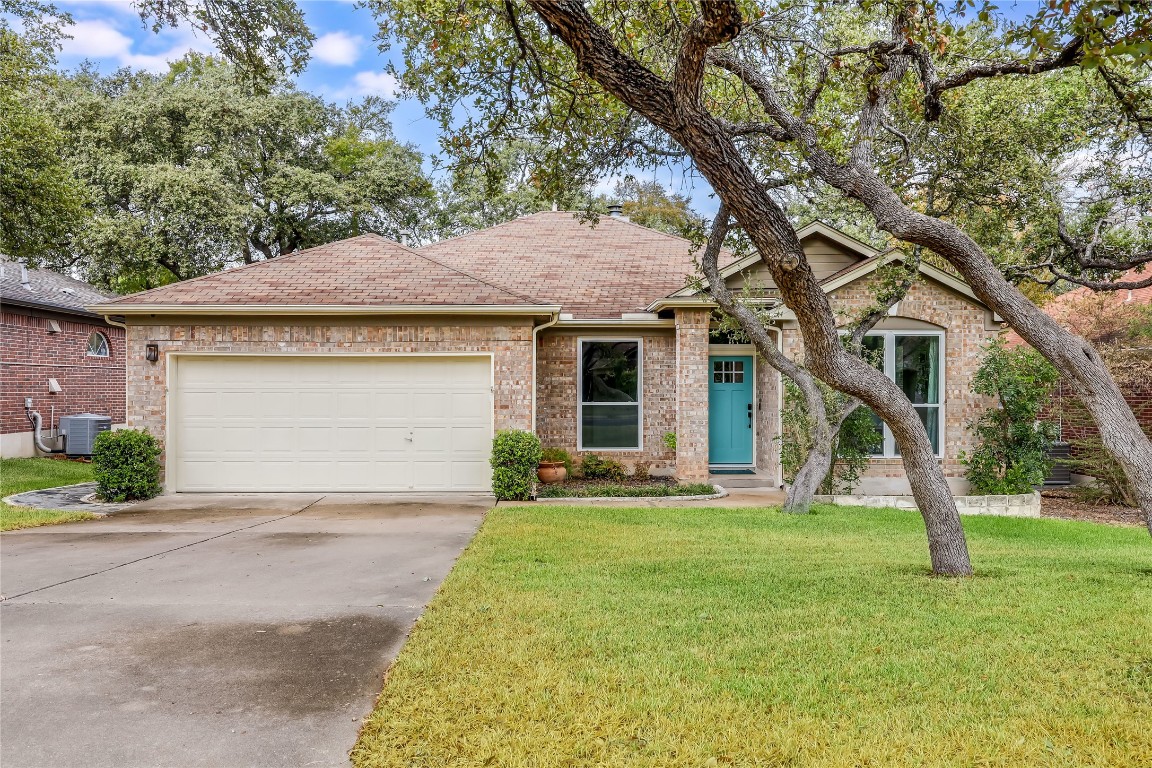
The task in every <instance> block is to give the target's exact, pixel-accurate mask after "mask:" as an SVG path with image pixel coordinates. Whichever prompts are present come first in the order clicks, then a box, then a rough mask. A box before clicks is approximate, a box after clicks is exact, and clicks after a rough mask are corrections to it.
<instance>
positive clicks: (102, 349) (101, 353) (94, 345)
mask: <svg viewBox="0 0 1152 768" xmlns="http://www.w3.org/2000/svg"><path fill="white" fill-rule="evenodd" d="M109 354H110V353H109V350H108V337H107V336H105V335H104V334H102V333H100V331H92V333H91V334H89V336H88V357H108V355H109Z"/></svg>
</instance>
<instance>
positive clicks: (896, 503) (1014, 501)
mask: <svg viewBox="0 0 1152 768" xmlns="http://www.w3.org/2000/svg"><path fill="white" fill-rule="evenodd" d="M954 498H955V500H956V508H957V510H958V511H959V512H960V514H962V515H994V516H998V517H1040V516H1041V515H1040V504H1041V502H1040V494H1039V493H1038V492H1036V491H1033V492H1032V493H1017V494H1012V495H1006V496H956V497H954ZM813 500H814V501H818V502H821V503H824V504H838V505H840V506H844V507H892V508H895V509H917V507H916V500H915V499H914V498H913V497H912V496H855V495H844V494H837V495H832V496H816V497H814V498H813Z"/></svg>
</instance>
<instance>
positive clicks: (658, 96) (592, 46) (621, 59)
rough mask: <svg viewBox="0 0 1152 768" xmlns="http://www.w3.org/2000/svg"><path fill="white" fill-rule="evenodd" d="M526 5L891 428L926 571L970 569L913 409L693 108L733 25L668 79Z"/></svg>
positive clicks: (554, 5)
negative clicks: (679, 167) (735, 234)
mask: <svg viewBox="0 0 1152 768" xmlns="http://www.w3.org/2000/svg"><path fill="white" fill-rule="evenodd" d="M529 3H530V5H531V6H532V8H533V10H534V11H535V12H536V14H537V15H538V16H540V18H541V19H543V20H544V23H545V24H546V25H547V27H548V29H549V31H550V32H551V33H552V34H554V35H556V36H558V37H559V38H560V39H561V40H562V41H563V42H564V44H565V45H566V46H568V47H569V48H570V49H571V50H572V52H573V53H574V54H575V56H576V60H577V64H578V66H579V68H580V70H581V71H582V72H584V73H585V74H586V75H588V76H589V77H590V78H592V79H593V80H595V81H596V82H597V83H599V84H600V86H601V87H603V88H604V89H605V90H606V91H607V92H608V93H610V94H612V95H613V96H614V97H615V98H617V99H619V100H620V101H621V102H623V103H624V104H625V105H627V106H628V107H630V108H632V109H634V110H636V112H637V113H639V114H641V115H643V116H644V118H645V119H647V120H648V121H649V122H651V123H652V124H653V125H655V126H656V127H658V128H659V129H661V130H663V131H665V132H666V133H668V134H669V135H670V136H671V137H672V138H673V139H675V140H676V141H677V143H679V144H680V146H681V147H683V148H684V150H685V151H686V152H687V153H688V155H689V156H690V157H691V158H692V160H693V163H694V165H695V167H696V169H697V170H699V171H700V173H701V174H702V175H703V176H704V178H705V179H707V181H708V183H709V184H711V185H712V188H713V189H714V190H715V191H716V194H717V195H718V196H719V197H720V200H721V201H722V202H723V203H724V204H725V205H726V206H727V207H728V208H729V209H730V210H731V211H732V214H733V215H734V216H735V217H736V220H737V221H738V222H739V223H740V225H741V226H742V227H743V228H744V231H745V232H746V233H747V234H748V236H749V238H750V239H751V241H752V243H753V245H754V246H755V247H756V249H757V251H759V253H760V256H761V258H762V259H763V261H764V264H765V266H766V267H767V268H768V270H769V271H770V273H771V274H772V278H773V280H774V281H775V282H776V285H777V286H778V287H779V289H780V293H781V296H782V297H783V298H784V303H785V304H786V305H787V306H788V307H789V308H790V309H791V310H792V311H793V312H795V314H796V318H797V321H798V322H799V323H800V329H801V334H802V336H803V338H804V348H805V359H806V360H807V361H808V363H809V366H810V368H811V369H812V371H813V372H814V373H815V374H816V375H817V376H819V377H820V378H821V379H823V380H824V381H825V382H827V383H828V384H829V385H830V386H831V387H833V388H834V389H838V390H840V391H841V392H844V393H846V394H850V395H853V396H855V397H858V398H859V399H861V400H863V401H864V402H865V403H866V404H867V405H868V406H869V407H871V408H872V410H873V411H875V412H876V413H877V414H878V415H879V416H880V417H881V418H882V419H884V420H885V421H886V422H887V423H888V424H889V426H890V427H891V428H892V432H893V434H894V435H895V436H896V440H897V443H898V444H899V445H900V449H901V453H902V455H903V457H904V465H905V467H906V468H907V471H908V480H909V482H910V483H911V485H912V492H913V495H914V496H915V498H916V504H917V506H918V507H919V509H920V514H921V515H922V516H923V518H924V524H925V528H926V529H927V533H928V552H929V555H930V556H931V560H932V570H933V572H934V573H936V574H938V575H942V576H967V575H971V573H972V565H971V563H970V561H969V558H968V548H967V544H966V543H965V541H964V529H963V527H962V526H961V523H960V516H959V514H958V513H957V510H956V502H955V500H954V499H953V498H952V494H951V491H950V489H949V488H948V483H947V481H946V480H945V478H944V472H943V469H942V468H941V467H940V465H939V463H938V462H937V461H936V458H935V456H934V455H933V453H932V445H931V442H930V441H929V440H928V433H927V431H925V429H924V425H923V424H922V423H921V421H920V418H919V416H918V414H917V413H916V409H915V408H913V407H912V404H911V403H910V402H909V400H908V398H907V396H905V394H904V392H903V391H902V390H901V389H900V388H899V387H897V386H896V384H895V383H894V382H892V381H890V380H889V379H888V378H887V377H885V376H884V374H883V373H881V372H880V371H878V370H876V369H875V368H873V367H872V366H870V365H868V364H867V363H865V362H864V361H863V360H861V359H859V358H857V357H853V356H852V355H850V354H848V352H847V351H846V350H845V349H844V347H843V345H842V344H841V342H840V338H839V335H838V333H837V329H836V320H835V316H834V315H833V313H832V307H831V305H830V303H829V301H828V296H827V295H826V294H825V293H824V289H823V288H822V287H821V286H820V283H819V281H818V280H817V279H816V276H815V275H814V274H813V272H812V268H811V267H810V266H809V265H808V262H807V260H806V259H805V257H804V249H803V247H802V246H801V244H800V240H799V238H798V237H797V236H796V230H795V229H794V228H793V227H792V225H791V224H790V223H789V222H788V218H787V216H785V214H784V211H783V210H782V209H781V208H780V206H779V205H777V203H776V201H775V200H773V199H772V196H771V195H770V194H769V193H768V189H767V188H766V187H765V186H764V185H763V184H762V183H760V181H759V179H757V177H756V174H755V173H754V172H753V171H752V169H751V168H750V167H749V166H748V164H747V163H746V162H745V161H744V159H743V157H742V156H741V154H740V151H739V149H738V148H737V147H736V145H735V144H734V142H733V140H732V138H731V136H729V135H728V134H727V133H726V131H725V130H724V129H723V128H722V127H721V126H720V124H719V123H718V122H717V121H716V119H715V118H714V117H713V116H712V115H710V114H709V113H708V112H707V111H706V110H704V109H703V107H701V106H700V104H699V101H698V96H699V75H700V74H701V73H702V69H703V61H704V57H705V56H706V54H707V50H708V46H709V45H715V44H716V43H718V42H722V41H723V39H724V36H725V35H734V34H735V32H737V31H738V30H739V25H738V24H736V25H735V26H733V25H732V24H730V23H728V24H723V25H722V26H723V28H722V29H718V27H717V25H715V24H712V23H711V22H705V23H703V24H702V25H697V24H696V23H694V24H693V25H692V27H691V29H690V30H689V32H688V34H687V37H686V40H685V43H684V46H683V48H682V50H681V55H680V57H679V59H678V61H677V67H676V68H677V75H676V83H675V84H674V85H669V84H668V83H666V82H665V81H663V80H661V79H660V78H659V77H657V76H656V75H654V74H653V73H652V72H651V71H650V70H648V69H647V68H645V67H644V66H643V65H641V64H640V63H639V62H638V61H636V60H635V59H634V58H632V57H630V56H628V55H626V54H625V53H623V52H622V51H620V50H619V49H618V48H617V47H616V45H615V42H614V40H613V39H612V36H611V34H610V33H609V32H608V31H607V30H605V29H604V28H602V27H600V26H599V25H597V24H596V23H595V21H594V20H593V19H592V17H591V16H590V15H589V13H588V10H587V8H585V7H584V4H583V2H581V1H580V0H529ZM735 8H736V6H735V4H733V3H722V4H721V3H713V4H708V3H705V4H704V6H703V12H704V13H705V14H706V15H708V16H709V17H710V18H711V17H715V16H716V15H717V14H724V13H727V14H728V17H729V20H730V18H731V14H732V13H737V12H736V11H735ZM727 39H731V38H730V37H728V38H727ZM745 309H747V308H746V307H745ZM753 317H754V314H753ZM755 326H759V327H760V329H761V332H762V333H763V327H762V326H761V324H760V323H759V322H758V321H757V322H754V323H748V324H745V322H741V327H742V328H745V330H750V329H751V328H752V327H755ZM764 335H767V334H764Z"/></svg>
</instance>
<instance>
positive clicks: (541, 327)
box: [532, 312, 560, 434]
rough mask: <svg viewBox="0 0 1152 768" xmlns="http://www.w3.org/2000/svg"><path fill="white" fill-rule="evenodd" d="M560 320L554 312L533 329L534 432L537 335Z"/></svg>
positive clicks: (534, 417)
mask: <svg viewBox="0 0 1152 768" xmlns="http://www.w3.org/2000/svg"><path fill="white" fill-rule="evenodd" d="M558 322H560V313H559V312H553V313H552V319H551V320H549V321H548V322H546V323H542V324H540V325H537V326H535V327H534V328H533V329H532V433H533V434H535V433H536V390H537V388H538V384H539V381H538V379H537V370H536V345H537V343H538V342H537V336H536V335H537V334H538V333H540V331H542V330H544V329H545V328H551V327H552V326H554V325H556V323H558Z"/></svg>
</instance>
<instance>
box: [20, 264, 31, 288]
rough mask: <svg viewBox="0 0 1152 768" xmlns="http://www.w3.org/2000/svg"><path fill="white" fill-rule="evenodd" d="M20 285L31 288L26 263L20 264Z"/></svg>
mask: <svg viewBox="0 0 1152 768" xmlns="http://www.w3.org/2000/svg"><path fill="white" fill-rule="evenodd" d="M20 285H22V286H24V287H25V288H27V289H28V290H32V281H31V280H29V279H28V265H27V264H21V265H20Z"/></svg>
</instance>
